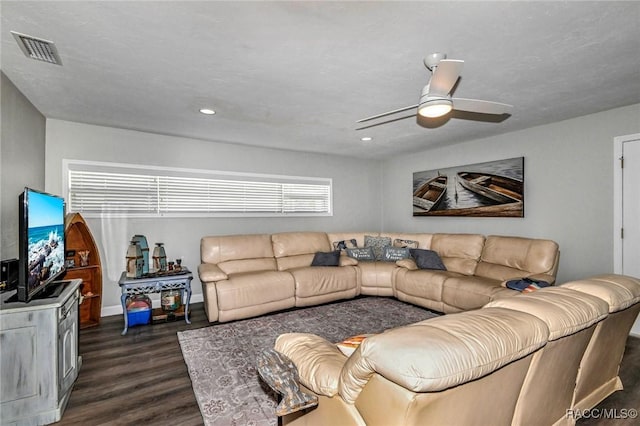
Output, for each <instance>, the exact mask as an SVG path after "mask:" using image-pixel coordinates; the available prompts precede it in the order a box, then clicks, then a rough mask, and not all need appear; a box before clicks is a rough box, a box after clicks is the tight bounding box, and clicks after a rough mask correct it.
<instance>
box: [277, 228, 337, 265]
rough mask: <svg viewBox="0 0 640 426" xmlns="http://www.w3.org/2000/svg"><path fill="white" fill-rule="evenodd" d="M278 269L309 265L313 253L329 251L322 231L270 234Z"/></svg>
mask: <svg viewBox="0 0 640 426" xmlns="http://www.w3.org/2000/svg"><path fill="white" fill-rule="evenodd" d="M271 241H272V244H273V254H274V256H275V257H276V263H277V265H278V270H279V271H286V270H289V269H293V268H301V267H306V266H311V262H312V261H313V256H314V255H315V253H317V252H319V251H321V252H328V251H331V249H332V247H331V243H329V239H328V238H327V234H325V233H323V232H282V233H279V234H273V235H271Z"/></svg>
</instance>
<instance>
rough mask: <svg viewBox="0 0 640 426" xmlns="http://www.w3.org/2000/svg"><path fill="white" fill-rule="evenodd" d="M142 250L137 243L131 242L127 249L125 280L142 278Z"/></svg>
mask: <svg viewBox="0 0 640 426" xmlns="http://www.w3.org/2000/svg"><path fill="white" fill-rule="evenodd" d="M143 263H144V260H143V258H142V250H141V249H140V246H139V245H138V242H137V241H133V240H132V241H131V244H129V248H128V249H127V278H140V277H142V264H143Z"/></svg>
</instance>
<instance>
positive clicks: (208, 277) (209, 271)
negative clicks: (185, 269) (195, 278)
mask: <svg viewBox="0 0 640 426" xmlns="http://www.w3.org/2000/svg"><path fill="white" fill-rule="evenodd" d="M198 275H199V276H200V281H202V282H203V283H210V282H214V281H223V280H226V279H227V278H229V277H228V276H227V274H225V273H224V272H223V271H222V269H220V267H218V265H215V264H213V263H201V264H200V265H198Z"/></svg>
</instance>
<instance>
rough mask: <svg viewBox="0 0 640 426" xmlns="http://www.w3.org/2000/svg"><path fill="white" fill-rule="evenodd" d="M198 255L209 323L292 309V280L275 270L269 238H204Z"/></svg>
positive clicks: (293, 302)
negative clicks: (200, 259) (200, 260)
mask: <svg viewBox="0 0 640 426" xmlns="http://www.w3.org/2000/svg"><path fill="white" fill-rule="evenodd" d="M200 256H201V258H202V262H203V263H201V264H200V265H199V266H198V273H199V275H200V280H201V281H202V287H203V291H202V293H203V296H204V308H205V312H206V314H207V318H208V320H209V321H210V322H213V321H220V322H223V321H231V320H235V319H241V318H248V317H252V316H258V315H262V314H265V313H267V312H273V311H276V310H280V309H287V308H292V307H294V306H295V283H294V280H293V277H292V276H291V274H289V273H287V272H282V271H279V270H278V268H277V264H276V259H275V258H274V256H273V249H272V246H271V236H270V235H228V236H216V237H204V238H202V240H201V243H200Z"/></svg>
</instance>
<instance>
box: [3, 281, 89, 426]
mask: <svg viewBox="0 0 640 426" xmlns="http://www.w3.org/2000/svg"><path fill="white" fill-rule="evenodd" d="M81 283H82V280H79V279H78V280H71V281H68V282H67V283H66V284H64V290H63V291H62V293H61V294H60V296H58V297H55V298H49V299H37V300H32V301H31V302H29V303H21V302H11V303H7V302H6V300H7V299H8V298H9V296H11V295H12V293H11V292H9V293H4V294H2V297H1V299H0V378H1V379H0V424H2V425H23V424H24V425H34V424H49V423H54V422H57V421H59V420H60V418H61V417H62V412H63V411H64V408H65V406H66V404H67V401H68V399H69V395H70V394H71V388H72V386H73V383H74V382H75V380H76V378H77V377H78V371H79V369H80V363H81V358H80V356H79V355H78V316H79V315H78V297H79V294H80V292H79V287H80V284H81Z"/></svg>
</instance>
